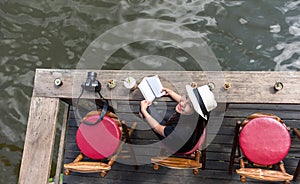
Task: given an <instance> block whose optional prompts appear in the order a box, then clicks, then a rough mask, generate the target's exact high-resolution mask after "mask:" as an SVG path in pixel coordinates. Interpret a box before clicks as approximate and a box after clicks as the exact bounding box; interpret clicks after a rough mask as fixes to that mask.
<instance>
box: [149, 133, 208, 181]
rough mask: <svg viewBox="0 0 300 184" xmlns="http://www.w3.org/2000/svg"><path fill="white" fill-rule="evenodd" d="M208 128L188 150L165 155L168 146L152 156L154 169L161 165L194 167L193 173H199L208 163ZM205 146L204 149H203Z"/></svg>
mask: <svg viewBox="0 0 300 184" xmlns="http://www.w3.org/2000/svg"><path fill="white" fill-rule="evenodd" d="M205 138H206V128H205V129H204V131H203V134H202V135H201V137H200V138H199V140H198V142H197V144H196V145H195V146H194V148H193V149H191V150H190V151H188V152H185V153H177V154H174V155H171V156H163V154H164V153H165V152H166V151H168V149H167V148H162V149H161V153H160V155H162V156H158V157H154V158H151V162H152V163H153V169H154V170H158V169H159V166H163V167H167V168H171V169H193V173H194V174H195V175H197V174H198V173H199V168H202V169H205V163H206V148H205ZM201 147H204V149H201Z"/></svg>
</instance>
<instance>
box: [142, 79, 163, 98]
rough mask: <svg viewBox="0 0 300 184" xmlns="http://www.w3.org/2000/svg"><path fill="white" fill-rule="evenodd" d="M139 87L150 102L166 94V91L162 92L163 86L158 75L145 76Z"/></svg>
mask: <svg viewBox="0 0 300 184" xmlns="http://www.w3.org/2000/svg"><path fill="white" fill-rule="evenodd" d="M138 88H139V89H140V91H141V92H142V94H143V96H144V98H145V99H146V100H147V101H150V102H152V101H153V100H154V99H155V98H156V97H161V96H163V95H165V92H161V90H162V88H163V86H162V84H161V82H160V80H159V78H158V76H157V75H154V76H152V77H145V78H143V80H142V81H141V82H140V84H139V85H138Z"/></svg>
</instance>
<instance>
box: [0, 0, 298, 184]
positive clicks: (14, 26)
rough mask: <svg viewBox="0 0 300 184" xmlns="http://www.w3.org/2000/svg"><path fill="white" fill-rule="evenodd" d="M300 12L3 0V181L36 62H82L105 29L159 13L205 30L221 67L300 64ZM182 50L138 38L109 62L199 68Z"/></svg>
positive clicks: (18, 140) (231, 4) (200, 1)
mask: <svg viewBox="0 0 300 184" xmlns="http://www.w3.org/2000/svg"><path fill="white" fill-rule="evenodd" d="M299 12H300V1H299V0H294V1H292V0H287V1H284V0H251V1H249V0H248V1H246V0H240V1H230V0H215V1H214V0H187V1H184V0H182V1H180V0H152V1H150V0H102V1H101V0H92V1H83V0H78V1H77V0H64V1H62V0H44V1H38V0H27V1H16V0H10V1H8V0H0V65H1V67H0V84H1V91H0V95H1V98H0V99H1V106H0V113H1V115H0V137H1V138H0V183H17V180H18V172H19V166H20V161H21V156H22V150H23V144H24V137H25V131H26V124H27V118H28V111H29V104H30V97H31V94H32V87H33V78H34V71H35V69H36V68H59V69H76V68H78V62H79V60H80V58H81V56H82V54H83V53H84V51H85V50H86V49H87V48H88V47H89V45H90V44H91V42H92V41H93V40H95V39H96V38H98V37H99V36H101V35H102V34H103V33H105V32H106V31H109V30H111V29H113V28H114V27H116V26H119V25H121V24H124V23H128V22H132V21H139V20H143V19H157V20H161V21H168V22H173V23H176V24H177V25H180V26H184V27H186V28H188V29H189V30H191V31H192V32H194V33H198V34H200V35H201V37H202V38H203V40H205V42H206V43H207V45H208V46H209V47H210V48H211V50H212V51H213V52H214V54H215V56H216V57H217V59H218V62H219V65H220V66H221V69H222V70H276V71H279V70H299V69H300V59H299V55H300V15H299ZM140 26H143V25H140ZM135 29H137V28H136V27H132V30H135ZM168 31H169V32H170V34H171V33H172V31H175V30H168ZM140 34H143V33H140ZM118 36H119V37H126V36H127V34H126V33H123V34H120V35H118ZM187 37H188V36H187ZM116 41H118V39H117V40H116ZM104 45H105V44H104ZM106 45H107V44H106ZM183 50H184V49H181V48H178V47H175V46H173V45H171V44H166V43H161V42H159V41H153V40H152V41H151V40H146V41H137V42H134V43H130V44H128V45H125V46H123V47H120V48H119V49H118V50H117V51H116V52H115V53H113V55H112V56H111V57H110V58H108V59H107V61H105V64H104V66H103V68H105V69H122V68H124V66H127V64H129V63H131V61H133V60H136V61H138V62H141V63H144V64H146V65H147V64H148V65H147V67H148V68H147V69H153V70H163V68H161V65H160V62H163V61H160V59H159V58H161V57H163V58H168V59H169V60H172V61H173V62H174V63H177V64H178V65H180V66H181V67H182V68H183V69H184V70H200V69H201V68H197V67H194V61H193V58H192V57H191V56H190V55H188V54H187V53H186V52H184V51H183ZM158 56H160V57H158ZM139 58H142V59H140V60H139ZM153 58H158V59H157V60H154V59H153ZM99 60H102V61H103V58H99ZM138 62H137V63H138ZM149 63H150V64H149ZM127 67H128V68H130V69H139V67H138V65H131V66H127ZM97 69H98V68H97Z"/></svg>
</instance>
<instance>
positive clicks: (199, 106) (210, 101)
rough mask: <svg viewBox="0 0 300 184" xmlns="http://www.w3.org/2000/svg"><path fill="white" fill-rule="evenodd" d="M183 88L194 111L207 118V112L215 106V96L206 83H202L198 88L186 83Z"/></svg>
mask: <svg viewBox="0 0 300 184" xmlns="http://www.w3.org/2000/svg"><path fill="white" fill-rule="evenodd" d="M185 88H186V91H187V93H188V95H189V97H190V99H191V102H192V104H193V107H194V109H195V111H196V112H197V113H198V114H200V115H201V116H202V117H203V118H204V119H206V120H207V115H208V113H209V112H210V111H212V110H213V109H215V108H216V107H217V102H216V100H215V96H214V94H213V93H212V92H211V91H210V89H209V87H208V85H203V86H200V87H198V88H192V87H191V86H190V85H186V86H185Z"/></svg>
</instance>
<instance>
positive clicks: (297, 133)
mask: <svg viewBox="0 0 300 184" xmlns="http://www.w3.org/2000/svg"><path fill="white" fill-rule="evenodd" d="M294 133H295V134H296V135H297V137H298V138H299V139H300V131H299V130H298V129H297V128H294ZM299 174H300V160H299V162H298V165H297V168H296V170H295V172H294V177H293V181H296V180H297V177H298V176H299Z"/></svg>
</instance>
